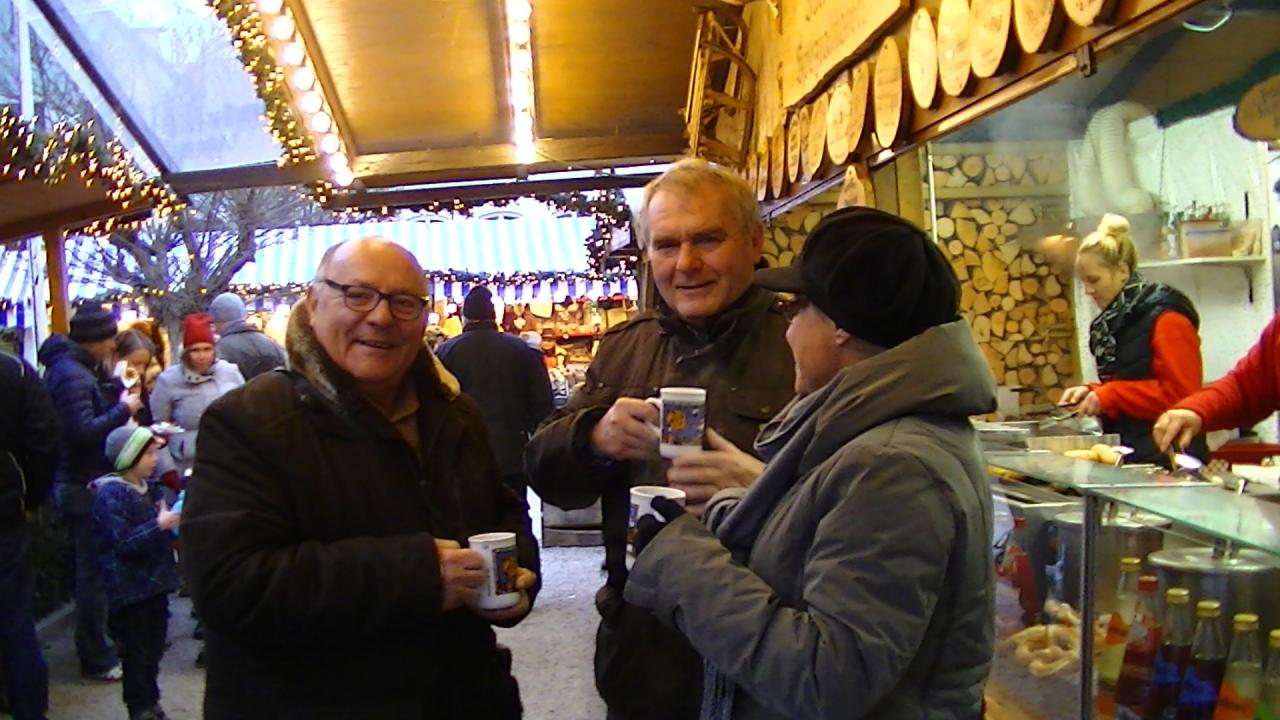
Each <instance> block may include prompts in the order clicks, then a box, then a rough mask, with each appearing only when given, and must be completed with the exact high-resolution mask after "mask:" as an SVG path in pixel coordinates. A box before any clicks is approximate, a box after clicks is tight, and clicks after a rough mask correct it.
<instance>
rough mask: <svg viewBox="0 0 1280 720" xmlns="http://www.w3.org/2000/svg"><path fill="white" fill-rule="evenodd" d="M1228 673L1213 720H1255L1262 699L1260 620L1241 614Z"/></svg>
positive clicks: (1224, 677) (1228, 658) (1237, 618)
mask: <svg viewBox="0 0 1280 720" xmlns="http://www.w3.org/2000/svg"><path fill="white" fill-rule="evenodd" d="M1232 625H1234V627H1235V635H1234V636H1233V637H1232V638H1231V652H1230V653H1228V654H1227V672H1226V675H1224V676H1223V678H1222V687H1221V689H1219V690H1218V707H1217V709H1216V710H1215V711H1214V713H1213V720H1253V716H1254V715H1255V714H1256V713H1257V712H1258V698H1259V697H1261V695H1262V646H1261V644H1260V643H1259V642H1258V616H1257V615H1254V614H1253V613H1237V614H1236V616H1235V618H1234V622H1233V623H1232Z"/></svg>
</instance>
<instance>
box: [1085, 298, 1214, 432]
mask: <svg viewBox="0 0 1280 720" xmlns="http://www.w3.org/2000/svg"><path fill="white" fill-rule="evenodd" d="M1151 374H1152V376H1153V377H1152V378H1151V379H1149V380H1112V381H1110V382H1106V383H1102V384H1100V385H1096V386H1093V390H1094V392H1096V393H1097V394H1098V402H1100V403H1101V404H1102V411H1103V413H1104V414H1106V415H1107V416H1108V417H1117V416H1119V415H1121V414H1123V415H1128V416H1129V417H1135V418H1138V419H1140V420H1153V421H1154V420H1155V419H1156V418H1158V417H1160V414H1161V413H1163V412H1164V411H1165V410H1168V409H1169V408H1171V407H1173V405H1174V403H1176V402H1178V401H1179V400H1181V399H1182V398H1184V397H1186V396H1188V395H1190V394H1191V393H1193V392H1195V391H1196V390H1197V389H1199V387H1200V383H1201V382H1202V381H1203V378H1204V369H1203V365H1202V362H1201V359H1200V335H1199V334H1197V333H1196V328H1195V326H1194V325H1192V324H1191V321H1190V320H1188V319H1187V317H1186V316H1185V315H1183V314H1182V313H1179V312H1176V311H1173V310H1165V311H1164V312H1163V313H1160V317H1158V318H1156V323H1155V327H1154V328H1153V329H1152V331H1151Z"/></svg>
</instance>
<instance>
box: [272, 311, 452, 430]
mask: <svg viewBox="0 0 1280 720" xmlns="http://www.w3.org/2000/svg"><path fill="white" fill-rule="evenodd" d="M285 352H286V353H287V354H288V356H289V369H290V371H291V372H292V373H294V374H296V375H298V376H301V377H302V378H303V379H304V380H306V381H307V383H308V384H309V385H311V387H312V388H314V389H315V390H316V392H317V393H319V395H320V397H321V398H322V399H323V400H324V401H325V403H326V404H328V405H329V406H330V408H331V409H332V410H333V411H334V412H335V413H337V414H338V415H341V416H345V417H347V418H348V419H350V420H353V421H354V422H355V423H356V424H357V425H360V426H362V427H364V428H368V429H370V430H374V431H376V432H378V434H381V435H387V436H392V437H397V438H398V437H399V434H398V433H397V432H396V431H395V429H394V428H393V427H392V426H391V423H390V422H389V421H388V420H387V419H386V417H385V416H383V415H382V413H381V412H379V411H378V409H377V408H376V407H374V405H373V403H372V402H370V401H369V399H368V398H367V397H365V395H364V393H362V392H361V391H360V389H359V387H358V386H357V385H356V382H355V378H353V377H351V374H350V373H348V372H347V371H345V370H343V369H342V368H340V367H338V365H337V363H335V362H334V361H333V359H332V358H330V357H329V354H328V353H327V352H325V350H324V348H323V347H322V346H321V345H320V340H319V339H318V338H316V335H315V332H314V331H313V330H312V329H311V311H310V310H309V309H308V308H307V304H306V302H305V301H304V302H299V303H298V304H297V305H295V306H294V308H293V311H292V312H291V313H290V315H289V328H288V330H287V331H286V333H285ZM407 380H408V381H409V382H412V383H414V388H415V390H417V393H418V400H419V402H420V403H422V406H423V408H424V409H425V408H427V407H429V406H431V405H432V404H441V403H443V404H447V403H449V402H451V401H452V400H453V399H454V398H456V397H457V396H458V394H459V393H460V388H459V385H458V381H457V379H456V378H454V376H453V375H452V374H450V373H449V372H448V371H447V370H445V369H444V366H443V365H442V364H441V363H440V361H439V360H437V359H436V357H435V355H432V354H431V352H430V351H429V350H427V348H426V346H425V345H424V346H422V347H421V348H420V350H419V351H418V356H417V357H416V358H414V361H413V365H412V366H411V367H410V368H409V374H408V377H407ZM434 415H436V416H437V417H436V418H435V420H436V421H438V420H439V419H440V418H439V417H438V416H440V415H441V413H434ZM423 429H424V430H430V429H431V428H423ZM435 429H438V428H435ZM432 434H433V433H431V432H423V433H421V439H422V443H423V447H427V446H428V445H427V443H428V442H429V437H430V435H432Z"/></svg>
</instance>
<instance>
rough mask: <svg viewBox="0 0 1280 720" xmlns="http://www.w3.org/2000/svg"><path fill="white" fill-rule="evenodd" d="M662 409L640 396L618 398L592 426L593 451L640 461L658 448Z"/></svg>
mask: <svg viewBox="0 0 1280 720" xmlns="http://www.w3.org/2000/svg"><path fill="white" fill-rule="evenodd" d="M658 420H659V417H658V408H656V407H654V406H652V405H650V404H649V403H647V402H645V401H644V400H638V399H636V398H627V397H623V398H618V399H617V400H616V401H614V403H613V406H612V407H610V408H609V411H608V412H606V413H605V414H604V417H602V418H600V420H599V422H597V423H596V426H595V427H594V428H592V429H591V450H592V451H593V452H595V454H597V455H599V456H601V457H606V458H609V459H611V460H639V459H642V458H646V457H649V456H651V455H653V454H654V453H655V452H657V450H658V433H657V431H656V430H655V429H654V428H655V427H657V424H658Z"/></svg>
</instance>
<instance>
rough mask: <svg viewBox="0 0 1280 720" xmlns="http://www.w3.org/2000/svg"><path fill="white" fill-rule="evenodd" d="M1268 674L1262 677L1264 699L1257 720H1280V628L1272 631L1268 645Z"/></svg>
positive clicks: (1259, 705) (1260, 703)
mask: <svg viewBox="0 0 1280 720" xmlns="http://www.w3.org/2000/svg"><path fill="white" fill-rule="evenodd" d="M1267 644H1268V645H1269V646H1270V648H1271V650H1270V652H1269V653H1268V654H1267V673H1266V675H1264V676H1263V677H1262V699H1261V702H1259V703H1258V712H1257V713H1256V715H1257V718H1256V720H1280V628H1276V629H1275V630H1272V631H1271V639H1270V641H1269V642H1268V643H1267Z"/></svg>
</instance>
